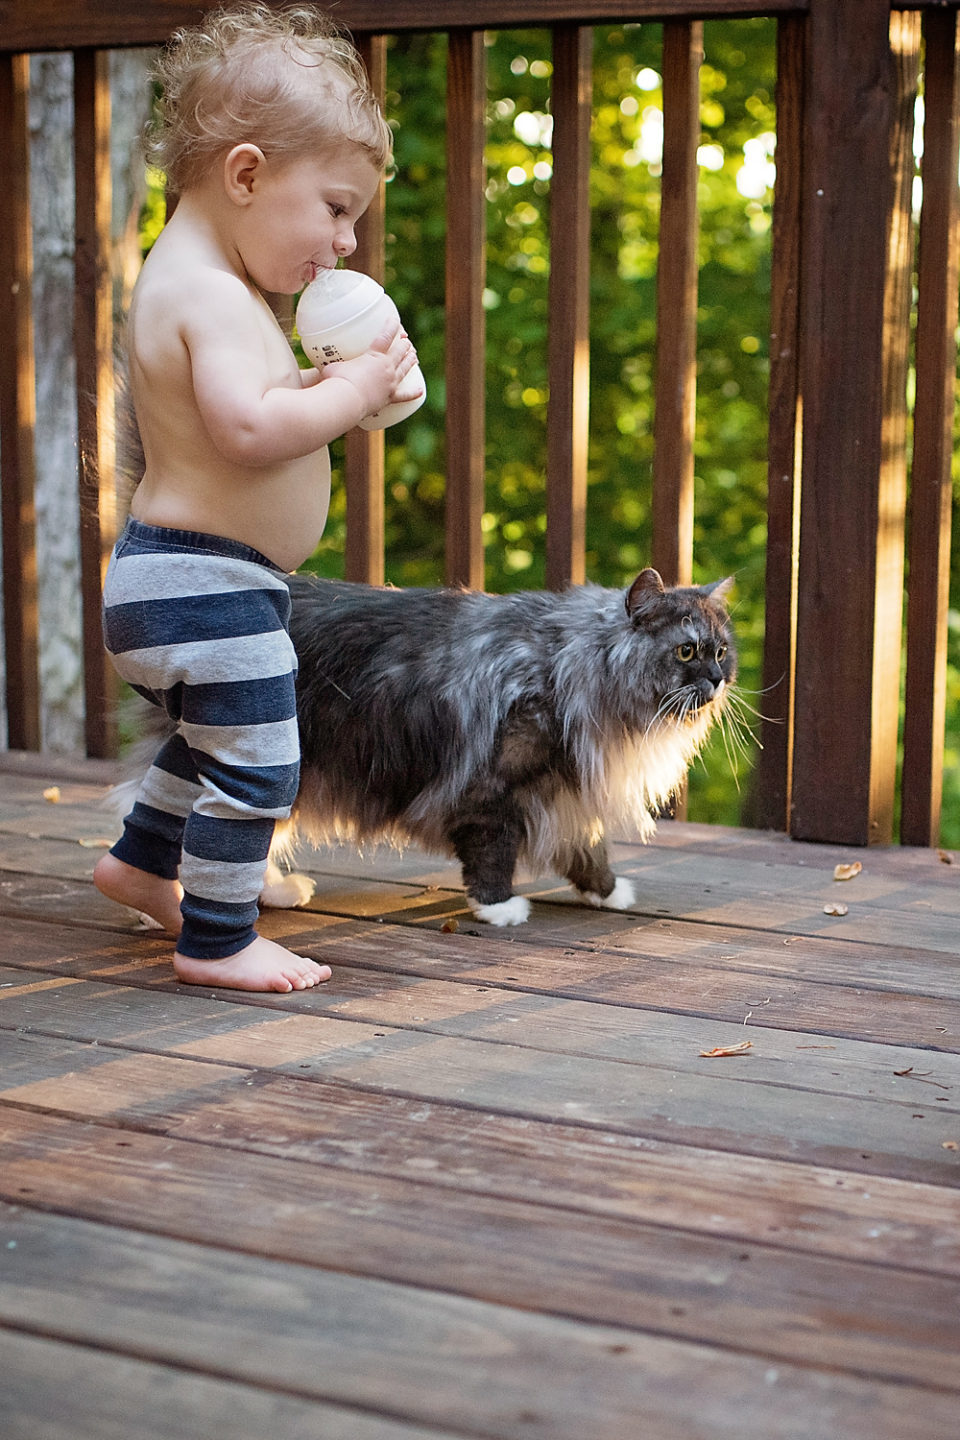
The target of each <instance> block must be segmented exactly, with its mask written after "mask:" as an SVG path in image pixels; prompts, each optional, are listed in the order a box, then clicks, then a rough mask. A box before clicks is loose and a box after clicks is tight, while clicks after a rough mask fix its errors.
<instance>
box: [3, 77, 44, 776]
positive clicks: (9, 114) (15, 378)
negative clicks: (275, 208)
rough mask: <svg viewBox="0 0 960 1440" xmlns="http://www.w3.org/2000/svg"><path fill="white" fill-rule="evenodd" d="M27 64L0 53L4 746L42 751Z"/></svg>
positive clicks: (28, 81)
mask: <svg viewBox="0 0 960 1440" xmlns="http://www.w3.org/2000/svg"><path fill="white" fill-rule="evenodd" d="M29 91H30V61H29V57H28V56H26V55H3V54H0V194H2V197H3V198H2V202H0V297H2V301H3V303H2V304H0V452H2V463H3V487H2V492H3V493H2V502H3V503H2V515H3V621H4V644H5V650H6V670H7V685H6V699H7V746H8V748H9V749H11V750H39V748H40V681H39V672H38V662H37V552H36V536H35V527H36V506H35V500H34V456H33V430H34V410H35V404H36V399H35V393H36V392H35V384H34V364H33V323H32V306H31V301H30V281H31V274H32V269H33V258H32V245H31V238H30V180H29V176H30V148H29V137H28V133H27V101H28V95H29Z"/></svg>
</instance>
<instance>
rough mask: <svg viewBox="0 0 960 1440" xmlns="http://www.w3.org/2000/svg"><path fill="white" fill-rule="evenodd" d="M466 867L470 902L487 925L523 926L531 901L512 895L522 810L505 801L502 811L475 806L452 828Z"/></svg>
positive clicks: (451, 835) (458, 855)
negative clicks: (476, 807)
mask: <svg viewBox="0 0 960 1440" xmlns="http://www.w3.org/2000/svg"><path fill="white" fill-rule="evenodd" d="M449 833H450V840H451V843H452V844H453V848H454V850H455V851H456V855H457V859H458V860H459V861H460V865H461V868H462V870H463V883H464V887H465V889H466V892H467V903H468V904H469V906H470V909H471V910H472V911H473V913H474V915H476V917H477V919H478V920H485V921H486V922H487V924H488V925H522V924H523V922H524V921H525V920H527V919H529V916H530V901H529V900H527V899H526V898H525V896H523V895H514V894H513V871H514V867H515V866H516V863H517V854H518V852H519V849H520V841H521V838H522V835H523V821H522V819H521V817H520V813H519V811H517V810H516V809H515V808H514V807H513V806H511V805H510V803H509V801H506V800H505V801H504V802H503V805H502V808H501V809H499V810H492V809H490V810H488V809H486V808H484V809H472V810H471V811H470V812H469V814H467V815H464V816H461V817H460V818H459V819H458V820H457V821H456V822H455V823H454V824H453V826H452V827H451V829H450V832H449Z"/></svg>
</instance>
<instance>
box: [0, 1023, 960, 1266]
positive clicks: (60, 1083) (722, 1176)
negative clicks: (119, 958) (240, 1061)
mask: <svg viewBox="0 0 960 1440" xmlns="http://www.w3.org/2000/svg"><path fill="white" fill-rule="evenodd" d="M2 1039H3V1037H0V1044H2ZM14 1043H15V1044H16V1045H18V1046H19V1048H20V1049H21V1051H23V1052H24V1053H23V1057H22V1059H21V1060H20V1061H19V1062H12V1063H11V1062H9V1060H8V1058H7V1056H4V1057H3V1060H2V1061H0V1064H2V1068H3V1072H4V1075H5V1076H6V1082H7V1083H6V1084H5V1087H4V1090H3V1092H2V1097H0V1098H2V1099H3V1100H4V1101H5V1102H6V1103H7V1104H11V1105H18V1106H26V1107H29V1108H31V1109H35V1110H43V1111H45V1112H48V1113H50V1114H52V1115H57V1116H60V1117H63V1118H79V1119H83V1120H96V1121H97V1122H98V1123H101V1124H109V1125H111V1126H115V1127H118V1128H121V1129H123V1128H132V1129H135V1130H138V1131H146V1132H149V1133H151V1134H155V1135H170V1136H173V1137H174V1138H177V1139H189V1140H192V1141H195V1142H201V1143H203V1144H208V1145H215V1146H219V1147H228V1148H230V1149H234V1150H246V1151H250V1152H255V1153H258V1154H263V1155H270V1156H273V1157H274V1158H276V1159H294V1160H299V1161H307V1162H309V1163H311V1164H314V1165H318V1166H321V1167H324V1168H328V1167H330V1166H335V1167H338V1168H339V1167H343V1168H346V1169H350V1170H356V1171H360V1172H363V1173H365V1174H370V1175H388V1176H392V1177H393V1178H400V1179H411V1178H413V1179H426V1180H429V1182H430V1183H431V1184H432V1185H436V1184H441V1185H445V1186H450V1187H453V1188H455V1189H460V1190H465V1191H468V1192H476V1193H479V1194H484V1195H488V1196H501V1197H505V1198H510V1199H522V1200H535V1201H537V1202H538V1203H541V1204H548V1205H553V1206H562V1207H565V1208H575V1209H578V1210H581V1211H583V1210H585V1211H588V1212H590V1213H595V1214H600V1215H609V1216H616V1217H619V1218H629V1219H632V1220H639V1221H644V1222H646V1223H651V1224H656V1225H660V1226H671V1227H677V1228H679V1229H682V1230H685V1231H687V1230H694V1231H698V1232H703V1233H706V1234H709V1235H718V1236H724V1237H726V1238H728V1239H739V1240H741V1241H743V1240H748V1239H749V1240H753V1239H757V1240H759V1241H760V1242H761V1243H764V1244H775V1245H778V1246H782V1247H786V1248H788V1249H792V1250H801V1251H809V1252H811V1253H815V1254H820V1255H834V1256H840V1257H842V1258H844V1259H858V1260H866V1261H869V1262H872V1263H882V1264H884V1265H891V1266H897V1265H899V1266H902V1267H906V1268H909V1269H913V1270H928V1271H931V1272H932V1273H935V1274H941V1275H946V1274H953V1275H957V1276H960V1228H958V1223H957V1222H958V1219H960V1196H957V1195H956V1194H955V1193H952V1192H951V1191H948V1190H945V1189H943V1188H942V1187H938V1186H930V1185H918V1184H916V1183H906V1182H902V1181H896V1180H890V1179H889V1178H886V1177H876V1176H873V1177H871V1179H870V1181H869V1189H865V1188H864V1184H865V1182H864V1180H863V1177H862V1176H858V1175H857V1174H856V1173H854V1172H853V1171H842V1170H838V1169H827V1168H826V1167H806V1166H797V1165H795V1164H787V1163H782V1162H772V1161H770V1160H769V1159H762V1160H761V1159H757V1158H753V1157H747V1156H743V1155H730V1154H725V1153H723V1152H722V1151H716V1150H709V1149H704V1148H702V1147H688V1146H679V1145H673V1144H670V1143H668V1142H662V1141H650V1140H649V1139H647V1138H646V1137H638V1136H625V1135H622V1134H618V1133H614V1132H609V1131H607V1132H602V1133H601V1134H600V1135H597V1134H596V1133H594V1132H592V1131H591V1130H590V1129H587V1128H585V1127H581V1126H578V1125H576V1124H572V1123H568V1124H564V1123H562V1122H557V1121H555V1120H554V1121H536V1120H530V1119H528V1118H522V1119H518V1118H515V1117H511V1116H508V1115H503V1114H498V1113H496V1112H494V1111H488V1112H485V1113H481V1114H479V1115H478V1114H477V1112H476V1111H474V1110H465V1109H464V1108H462V1107H458V1106H455V1105H451V1104H443V1103H438V1102H436V1101H433V1102H430V1103H429V1104H426V1105H425V1104H423V1103H422V1102H420V1101H418V1100H415V1099H414V1100H411V1099H409V1098H407V1097H404V1096H393V1095H386V1094H378V1093H376V1092H367V1091H361V1090H357V1089H353V1088H351V1087H349V1086H347V1085H343V1084H340V1083H337V1082H335V1081H324V1082H322V1083H321V1084H320V1086H319V1088H318V1083H317V1082H316V1081H313V1080H304V1079H299V1078H294V1077H290V1076H278V1077H273V1076H269V1075H262V1074H260V1075H257V1074H256V1072H255V1071H254V1070H252V1069H243V1068H239V1067H237V1068H233V1067H229V1066H226V1065H223V1064H216V1065H214V1064H210V1063H206V1062H203V1061H196V1060H180V1059H176V1058H173V1059H171V1058H169V1057H163V1056H157V1055H156V1053H155V1052H154V1053H149V1054H144V1053H142V1052H134V1053H129V1052H125V1051H122V1050H118V1049H115V1048H111V1049H105V1048H103V1047H97V1049H96V1051H95V1050H94V1047H93V1046H89V1045H87V1046H77V1045H75V1044H67V1045H63V1044H62V1043H59V1042H57V1041H56V1040H55V1039H52V1038H50V1037H48V1036H38V1035H36V1034H34V1035H31V1036H30V1037H29V1039H27V1038H26V1037H24V1036H19V1035H18V1036H17V1037H16V1041H15V1042H14ZM4 1048H6V1049H9V1042H8V1044H7V1046H6V1047H4ZM67 1078H68V1083H64V1081H65V1079H67ZM10 1082H13V1083H10ZM318 1115H320V1116H322V1123H321V1124H319V1125H318Z"/></svg>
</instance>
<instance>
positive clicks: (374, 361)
mask: <svg viewBox="0 0 960 1440" xmlns="http://www.w3.org/2000/svg"><path fill="white" fill-rule="evenodd" d="M416 363H417V352H416V350H415V349H414V348H413V345H412V344H411V343H410V337H409V336H408V335H407V333H406V331H404V330H401V329H399V328H394V327H393V326H391V327H389V328H388V329H385V330H383V331H382V332H381V333H380V334H379V335H378V336H377V337H376V339H375V340H373V341H371V344H370V349H369V350H367V351H365V352H364V354H362V355H358V356H356V357H355V358H354V359H353V360H337V361H335V362H334V363H333V364H332V365H325V366H324V369H323V374H324V376H328V375H329V376H339V377H340V378H342V379H344V380H349V381H350V383H351V384H352V385H353V386H354V388H355V389H356V390H357V391H358V392H359V393H360V395H361V397H362V399H363V402H364V405H365V406H366V409H365V410H364V415H365V416H366V415H375V414H376V413H377V411H378V410H382V409H383V407H384V405H386V404H387V403H388V402H389V401H391V400H393V399H394V398H399V391H398V387H399V386H400V385H401V384H402V382H403V379H404V377H405V376H406V375H407V374H408V373H409V372H410V371H411V370H412V369H413V367H414V366H415V365H416ZM419 393H420V387H419V386H417V388H416V390H415V392H414V394H416V395H419ZM404 398H406V399H413V398H414V396H413V395H409V396H405V397H404Z"/></svg>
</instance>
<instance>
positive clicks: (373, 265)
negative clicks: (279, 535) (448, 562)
mask: <svg viewBox="0 0 960 1440" xmlns="http://www.w3.org/2000/svg"><path fill="white" fill-rule="evenodd" d="M358 48H359V50H360V53H361V55H362V56H363V60H364V63H365V65H366V67H367V73H368V75H369V76H370V83H371V85H372V86H373V89H374V92H375V93H376V95H377V96H378V98H379V99H380V101H381V103H382V101H383V97H384V94H385V92H386V78H387V42H386V37H385V36H383V35H365V36H360V37H359V38H358ZM384 212H385V186H384V184H383V181H382V180H381V182H380V186H379V189H378V190H377V193H376V195H375V196H374V199H373V202H372V203H371V205H370V207H369V209H368V210H367V212H366V214H365V215H364V217H363V220H362V221H361V223H360V225H359V226H358V227H357V248H356V251H355V252H354V255H353V257H352V259H351V260H350V265H351V268H352V269H354V270H363V271H365V272H366V273H367V274H368V275H372V276H373V278H374V279H375V280H379V281H380V282H381V284H382V283H383V246H384ZM344 481H345V485H346V492H347V543H346V554H345V557H344V573H345V575H346V578H347V579H348V580H365V581H366V582H367V583H368V584H370V585H382V584H383V578H384V552H383V537H384V528H383V527H384V494H383V486H384V434H383V431H382V430H361V429H359V428H357V429H356V430H351V431H350V433H349V434H348V435H347V437H346V439H345V441H344Z"/></svg>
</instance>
